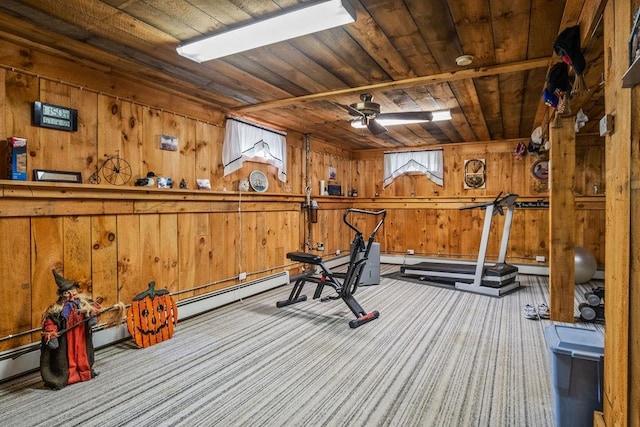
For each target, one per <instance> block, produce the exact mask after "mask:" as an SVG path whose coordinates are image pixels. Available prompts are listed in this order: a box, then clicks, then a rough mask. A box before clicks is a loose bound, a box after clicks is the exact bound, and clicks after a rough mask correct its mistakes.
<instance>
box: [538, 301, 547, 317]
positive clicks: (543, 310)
mask: <svg viewBox="0 0 640 427" xmlns="http://www.w3.org/2000/svg"><path fill="white" fill-rule="evenodd" d="M538 317H540V318H541V319H548V318H549V306H548V305H547V304H544V303H543V304H540V305H539V306H538Z"/></svg>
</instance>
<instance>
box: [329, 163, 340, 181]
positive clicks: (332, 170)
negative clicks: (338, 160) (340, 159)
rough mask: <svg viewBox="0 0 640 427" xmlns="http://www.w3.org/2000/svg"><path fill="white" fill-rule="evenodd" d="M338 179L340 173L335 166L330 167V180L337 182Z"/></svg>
mask: <svg viewBox="0 0 640 427" xmlns="http://www.w3.org/2000/svg"><path fill="white" fill-rule="evenodd" d="M337 178H338V171H336V168H335V167H333V166H329V180H330V181H335V180H336V179H337Z"/></svg>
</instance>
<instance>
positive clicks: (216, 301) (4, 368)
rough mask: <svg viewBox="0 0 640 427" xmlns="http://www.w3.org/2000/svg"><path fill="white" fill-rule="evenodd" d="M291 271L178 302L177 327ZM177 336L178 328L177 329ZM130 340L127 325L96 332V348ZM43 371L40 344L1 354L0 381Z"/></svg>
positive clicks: (283, 280)
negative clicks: (190, 318)
mask: <svg viewBox="0 0 640 427" xmlns="http://www.w3.org/2000/svg"><path fill="white" fill-rule="evenodd" d="M289 281H290V278H289V272H288V271H284V272H280V273H276V274H273V275H271V276H266V277H261V278H259V279H256V280H251V281H248V282H245V283H239V284H237V285H235V286H231V287H228V288H225V289H221V290H219V291H215V292H210V293H206V294H202V295H198V296H195V297H191V298H186V299H184V300H180V301H178V303H177V304H178V319H179V320H178V326H179V325H180V320H183V319H187V318H189V317H193V316H196V315H198V314H201V313H204V312H206V311H210V310H213V309H214V308H217V307H222V306H223V305H227V304H230V303H232V302H236V301H240V300H242V299H244V298H248V297H250V296H252V295H256V294H259V293H261V292H265V291H268V290H269V289H273V288H277V287H278V286H282V285H286V284H289ZM176 332H177V333H180V332H179V329H177V330H176ZM127 338H129V331H128V330H127V326H126V325H125V324H122V325H120V326H118V327H113V328H109V329H102V330H98V331H96V332H94V334H93V345H94V347H95V348H100V347H105V346H107V345H111V344H114V343H116V342H119V341H122V340H124V339H127ZM39 368H40V343H33V344H27V345H25V346H22V347H17V348H14V349H11V350H7V351H4V352H2V353H0V382H3V381H6V380H8V379H10V378H14V377H16V376H19V375H22V374H24V373H27V372H31V371H35V370H38V369H39Z"/></svg>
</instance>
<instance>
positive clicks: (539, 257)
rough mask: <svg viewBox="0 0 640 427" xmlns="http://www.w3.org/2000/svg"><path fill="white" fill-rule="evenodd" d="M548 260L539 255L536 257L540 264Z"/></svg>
mask: <svg viewBox="0 0 640 427" xmlns="http://www.w3.org/2000/svg"><path fill="white" fill-rule="evenodd" d="M545 260H546V258H545V257H544V255H538V256H536V261H538V262H545Z"/></svg>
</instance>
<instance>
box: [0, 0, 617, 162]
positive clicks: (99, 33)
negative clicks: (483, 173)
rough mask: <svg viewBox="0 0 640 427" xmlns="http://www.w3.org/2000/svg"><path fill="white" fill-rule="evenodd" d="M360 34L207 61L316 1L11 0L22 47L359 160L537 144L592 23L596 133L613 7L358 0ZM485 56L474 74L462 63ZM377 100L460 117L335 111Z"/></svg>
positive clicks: (9, 17)
mask: <svg viewBox="0 0 640 427" xmlns="http://www.w3.org/2000/svg"><path fill="white" fill-rule="evenodd" d="M349 1H350V3H351V4H352V6H353V8H354V9H355V11H356V15H357V19H356V22H355V23H353V24H349V25H345V26H343V27H340V28H336V29H331V30H326V31H322V32H320V33H316V34H313V35H308V36H303V37H299V38H296V39H293V40H289V41H286V42H281V43H276V44H273V45H270V46H267V47H263V48H257V49H254V50H251V51H248V52H244V53H240V54H235V55H231V56H228V57H225V58H221V59H216V60H212V61H208V62H205V63H202V64H198V63H195V62H192V61H190V60H188V59H185V58H182V57H180V56H179V55H178V54H177V53H176V47H177V46H178V45H179V44H180V43H182V42H185V41H189V40H191V39H194V38H197V37H200V36H202V35H205V34H208V33H211V32H215V31H220V30H222V29H224V28H226V27H228V26H230V25H234V24H238V23H242V22H249V21H252V20H256V19H258V18H260V17H261V16H264V15H265V14H269V13H273V12H277V11H278V10H281V9H286V8H289V7H291V6H295V5H296V4H299V3H305V1H304V0H260V1H257V0H215V1H214V0H211V1H202V0H104V1H98V0H65V1H58V0H22V1H17V0H3V1H2V2H0V24H1V25H0V28H1V30H0V37H11V38H12V39H14V40H15V38H16V37H19V38H21V39H26V40H28V41H29V42H33V43H36V44H37V45H41V46H45V47H47V49H48V51H49V52H52V51H53V52H60V53H62V54H65V55H73V56H74V57H76V58H80V59H86V60H90V61H92V62H93V63H98V64H101V65H104V66H107V67H109V68H110V69H113V70H115V71H117V72H120V73H126V74H131V75H136V76H138V77H142V78H146V79H148V80H149V81H153V82H154V83H156V84H161V85H163V86H164V87H166V88H168V89H171V90H177V91H180V92H181V93H185V94H189V95H191V96H194V97H197V98H199V99H202V100H204V101H206V102H208V103H212V104H213V105H215V106H216V107H219V108H220V109H222V110H223V111H225V112H227V113H228V114H229V115H235V116H241V117H245V118H249V119H253V120H255V121H258V122H261V123H264V124H268V125H271V126H275V127H277V128H282V129H288V130H294V131H298V132H301V133H309V134H311V135H313V136H314V137H318V138H321V139H324V140H326V141H327V142H330V143H334V144H337V145H340V146H341V147H342V148H345V149H348V150H353V151H356V150H364V149H390V148H406V147H416V146H424V145H442V144H446V143H450V142H468V141H489V140H500V139H510V138H520V137H524V138H528V137H529V136H530V135H531V132H532V130H533V129H534V128H535V127H536V126H538V125H541V124H543V123H546V122H548V120H549V114H548V113H549V111H550V110H549V108H548V107H546V106H544V104H543V103H542V101H541V93H542V90H543V88H544V86H545V79H546V75H547V71H548V69H549V67H550V66H551V65H552V64H553V63H555V62H559V58H558V57H557V56H554V53H553V42H554V40H555V39H556V37H557V35H558V34H559V33H560V31H562V30H563V29H564V28H566V27H568V26H571V25H576V24H580V26H581V33H582V35H583V37H582V43H583V44H582V47H583V49H584V55H585V58H586V59H587V71H586V73H585V76H586V80H587V84H588V86H589V88H590V89H591V90H590V91H589V92H588V93H587V94H584V95H581V96H578V97H576V98H575V99H573V100H572V102H571V111H572V112H573V114H575V112H577V111H578V109H579V108H582V109H583V110H584V112H585V113H586V114H587V116H588V117H589V119H590V121H589V123H588V124H587V126H586V127H585V128H584V129H583V130H581V133H585V132H596V131H597V122H598V120H599V119H600V117H602V115H603V114H604V105H603V101H602V99H603V93H602V90H601V87H602V85H601V84H600V81H601V78H602V77H601V76H602V72H603V37H602V25H601V23H600V17H601V15H602V10H603V8H604V4H605V3H606V0H601V1H588V2H587V1H584V0H566V1H561V0H479V1H460V0H430V1H425V0H349ZM462 54H469V55H473V57H474V58H475V59H474V62H473V63H472V65H471V66H469V67H460V66H458V65H457V64H456V61H455V59H456V57H458V56H459V55H462ZM362 93H370V94H372V95H373V97H374V101H375V102H377V103H379V104H380V105H381V112H383V113H390V112H401V111H435V110H441V109H450V110H451V112H452V116H453V119H452V120H451V121H444V122H433V123H425V124H414V125H408V126H394V127H389V128H388V131H387V132H386V133H384V134H382V135H378V136H374V135H372V134H371V133H370V132H369V131H368V130H367V129H354V128H352V127H351V126H350V123H349V120H350V119H352V118H353V117H352V116H350V115H349V113H348V112H347V111H345V110H344V109H343V108H341V107H339V106H337V105H336V103H339V104H352V103H354V102H358V101H359V95H360V94H362Z"/></svg>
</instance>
